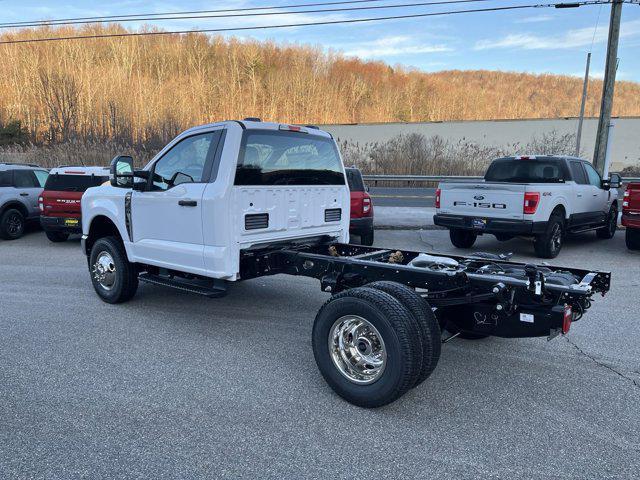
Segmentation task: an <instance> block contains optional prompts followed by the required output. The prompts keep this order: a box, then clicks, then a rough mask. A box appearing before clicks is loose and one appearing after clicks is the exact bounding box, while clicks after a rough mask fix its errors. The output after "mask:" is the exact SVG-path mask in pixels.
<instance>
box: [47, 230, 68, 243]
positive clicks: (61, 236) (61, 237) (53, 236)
mask: <svg viewBox="0 0 640 480" xmlns="http://www.w3.org/2000/svg"><path fill="white" fill-rule="evenodd" d="M44 233H45V235H46V236H47V238H48V239H49V240H50V241H52V242H53V243H59V242H66V241H67V239H68V238H69V234H68V233H63V232H44Z"/></svg>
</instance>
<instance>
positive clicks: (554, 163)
mask: <svg viewBox="0 0 640 480" xmlns="http://www.w3.org/2000/svg"><path fill="white" fill-rule="evenodd" d="M566 173H567V172H566V171H565V166H564V162H562V161H560V160H559V159H552V158H549V159H544V158H543V159H539V158H538V159H518V158H499V159H496V160H494V161H493V162H492V163H491V165H490V166H489V169H488V170H487V173H486V174H485V176H484V179H485V181H487V182H509V183H560V182H564V181H565V179H566V178H567V177H568V175H567V174H566Z"/></svg>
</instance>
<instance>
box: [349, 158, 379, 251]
mask: <svg viewBox="0 0 640 480" xmlns="http://www.w3.org/2000/svg"><path fill="white" fill-rule="evenodd" d="M345 173H346V174H347V183H348V184H349V191H350V192H351V222H350V224H349V233H353V234H355V235H358V237H360V244H361V245H373V202H372V201H371V196H370V195H369V193H367V188H366V187H365V185H364V179H363V178H362V172H361V171H360V170H358V169H357V168H356V167H350V168H345Z"/></svg>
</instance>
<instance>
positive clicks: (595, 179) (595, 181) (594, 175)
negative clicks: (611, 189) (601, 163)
mask: <svg viewBox="0 0 640 480" xmlns="http://www.w3.org/2000/svg"><path fill="white" fill-rule="evenodd" d="M584 168H585V170H586V171H587V176H588V177H589V183H590V184H591V185H593V186H594V187H598V188H601V187H602V180H601V179H600V175H599V174H598V172H596V170H595V169H594V168H593V167H592V166H591V165H589V164H588V163H585V164H584Z"/></svg>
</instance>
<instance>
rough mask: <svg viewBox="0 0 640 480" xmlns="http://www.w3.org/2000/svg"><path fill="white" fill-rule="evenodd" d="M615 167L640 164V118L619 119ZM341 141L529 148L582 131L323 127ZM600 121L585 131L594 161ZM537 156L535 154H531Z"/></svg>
mask: <svg viewBox="0 0 640 480" xmlns="http://www.w3.org/2000/svg"><path fill="white" fill-rule="evenodd" d="M614 121H615V128H614V134H613V145H612V148H611V155H612V166H611V170H612V171H616V170H620V169H622V168H624V167H625V166H627V165H636V164H638V163H640V118H637V117H632V118H619V119H615V120H614ZM320 127H321V128H322V129H324V130H327V131H328V132H330V133H331V134H332V135H333V136H334V137H335V138H336V139H338V140H340V141H345V140H347V141H349V142H356V143H359V144H360V145H363V144H366V143H375V142H384V141H386V140H389V139H390V138H392V137H395V136H396V135H400V134H407V133H421V134H423V135H425V136H427V137H430V136H433V135H438V136H440V137H443V138H444V139H446V140H449V141H451V142H455V143H457V142H458V141H469V142H474V143H478V144H482V145H491V146H496V147H500V146H506V145H510V144H514V143H520V144H522V145H525V144H527V143H529V142H530V141H531V140H532V139H533V137H540V136H541V135H542V134H545V133H550V132H552V131H553V130H555V131H556V132H558V133H559V134H575V133H576V131H577V128H578V120H577V119H576V118H559V119H552V120H548V119H542V120H491V121H464V122H424V123H366V124H365V123H362V124H351V125H321V126H320ZM597 127H598V119H597V118H587V119H585V121H584V126H583V129H582V142H581V144H582V146H581V150H582V152H583V153H584V156H585V157H587V158H591V157H592V156H593V150H594V148H595V135H596V129H597ZM530 153H535V152H530Z"/></svg>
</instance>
